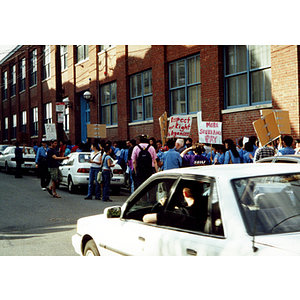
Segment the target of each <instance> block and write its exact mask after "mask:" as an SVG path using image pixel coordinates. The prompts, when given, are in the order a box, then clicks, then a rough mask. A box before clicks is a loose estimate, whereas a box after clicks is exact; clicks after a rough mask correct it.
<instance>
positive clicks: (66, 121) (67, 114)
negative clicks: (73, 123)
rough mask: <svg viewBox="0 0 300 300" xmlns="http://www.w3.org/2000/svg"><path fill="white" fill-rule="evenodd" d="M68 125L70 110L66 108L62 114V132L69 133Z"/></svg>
mask: <svg viewBox="0 0 300 300" xmlns="http://www.w3.org/2000/svg"><path fill="white" fill-rule="evenodd" d="M65 99H67V98H65ZM65 99H63V100H65ZM69 124H70V108H69V107H66V108H65V114H64V122H63V129H64V131H66V132H69V130H70V127H69V126H70V125H69Z"/></svg>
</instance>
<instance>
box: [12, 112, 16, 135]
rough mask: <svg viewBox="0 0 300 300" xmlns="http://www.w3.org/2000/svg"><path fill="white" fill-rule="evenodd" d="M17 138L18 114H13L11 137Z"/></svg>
mask: <svg viewBox="0 0 300 300" xmlns="http://www.w3.org/2000/svg"><path fill="white" fill-rule="evenodd" d="M16 138H17V115H16V114H14V115H13V116H12V126H11V139H16Z"/></svg>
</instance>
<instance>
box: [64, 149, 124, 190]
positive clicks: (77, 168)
mask: <svg viewBox="0 0 300 300" xmlns="http://www.w3.org/2000/svg"><path fill="white" fill-rule="evenodd" d="M90 155H91V153H90V152H73V153H71V154H69V156H68V157H69V158H68V159H65V160H63V161H62V164H61V165H60V167H59V169H60V171H61V173H62V175H63V179H62V182H61V183H60V184H62V185H66V186H67V187H68V190H69V192H70V193H74V192H75V191H76V188H78V187H79V186H87V185H88V183H89V172H90V166H91V164H90V162H89V160H90ZM112 171H113V177H112V178H111V182H110V184H111V189H112V190H113V192H114V193H119V192H120V188H121V187H122V186H124V185H125V175H124V173H123V170H122V168H121V167H120V165H118V164H116V165H115V166H114V167H113V168H112Z"/></svg>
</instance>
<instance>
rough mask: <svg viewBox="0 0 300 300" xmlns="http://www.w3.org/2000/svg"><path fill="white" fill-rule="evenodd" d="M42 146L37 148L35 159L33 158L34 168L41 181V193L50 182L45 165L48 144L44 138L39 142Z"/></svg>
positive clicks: (46, 165)
mask: <svg viewBox="0 0 300 300" xmlns="http://www.w3.org/2000/svg"><path fill="white" fill-rule="evenodd" d="M41 144H42V146H41V147H39V149H38V151H37V154H36V157H35V167H36V168H37V169H38V175H39V177H40V179H41V188H42V191H46V190H47V187H48V184H49V182H50V174H49V172H48V164H47V151H48V143H47V140H46V139H45V138H44V139H42V142H41Z"/></svg>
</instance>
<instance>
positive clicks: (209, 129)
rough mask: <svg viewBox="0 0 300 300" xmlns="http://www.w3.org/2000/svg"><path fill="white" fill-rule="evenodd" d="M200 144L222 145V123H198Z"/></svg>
mask: <svg viewBox="0 0 300 300" xmlns="http://www.w3.org/2000/svg"><path fill="white" fill-rule="evenodd" d="M198 133H199V142H200V143H205V144H222V122H198Z"/></svg>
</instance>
